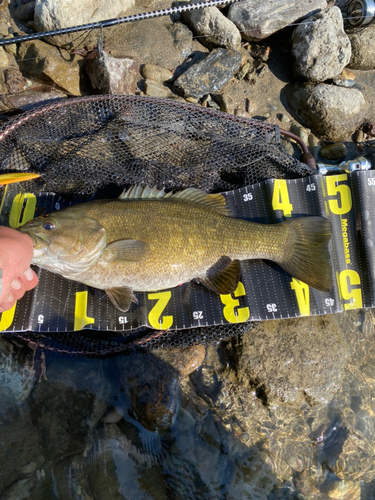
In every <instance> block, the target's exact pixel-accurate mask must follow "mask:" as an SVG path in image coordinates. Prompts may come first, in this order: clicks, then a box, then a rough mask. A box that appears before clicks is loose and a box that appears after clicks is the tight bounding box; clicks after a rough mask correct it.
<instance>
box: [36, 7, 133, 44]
mask: <svg viewBox="0 0 375 500" xmlns="http://www.w3.org/2000/svg"><path fill="white" fill-rule="evenodd" d="M133 6H134V0H113V1H111V2H107V1H105V0H98V1H97V2H92V1H91V0H82V2H80V4H79V9H77V4H76V3H75V2H74V0H64V1H59V0H35V11H34V25H35V28H36V30H37V31H50V30H57V29H60V28H68V27H70V26H80V25H81V24H88V23H94V22H97V21H103V20H105V19H115V18H117V17H122V16H123V15H124V14H125V13H126V12H127V11H128V10H129V9H130V8H131V7H133ZM85 36H87V32H84V33H78V34H77V33H72V34H68V35H59V36H55V37H53V38H49V39H48V41H49V42H50V43H53V44H55V45H58V46H60V47H62V46H66V45H68V44H71V42H72V40H75V39H77V37H78V38H84V37H85ZM94 36H95V38H96V39H97V37H98V33H97V32H95V34H94ZM86 43H87V42H86Z"/></svg>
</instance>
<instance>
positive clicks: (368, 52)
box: [348, 25, 375, 70]
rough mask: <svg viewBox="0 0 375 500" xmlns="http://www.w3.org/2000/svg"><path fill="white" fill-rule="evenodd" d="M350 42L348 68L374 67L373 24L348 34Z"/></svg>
mask: <svg viewBox="0 0 375 500" xmlns="http://www.w3.org/2000/svg"><path fill="white" fill-rule="evenodd" d="M349 39H350V43H351V44H352V57H351V59H350V62H349V65H348V66H349V68H352V69H361V70H370V69H375V26H373V25H372V26H368V27H366V28H365V29H363V30H358V31H356V32H355V33H351V34H349Z"/></svg>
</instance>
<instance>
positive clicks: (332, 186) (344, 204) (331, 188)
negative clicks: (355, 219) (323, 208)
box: [325, 174, 353, 215]
mask: <svg viewBox="0 0 375 500" xmlns="http://www.w3.org/2000/svg"><path fill="white" fill-rule="evenodd" d="M347 179H348V176H347V175H346V174H341V175H331V176H328V177H326V178H325V180H326V186H327V195H328V196H335V198H336V199H334V200H328V206H329V209H330V210H331V212H332V213H333V214H335V215H342V214H347V213H348V212H350V210H351V208H352V204H353V202H352V193H351V191H350V187H349V186H347V185H346V184H339V182H340V181H346V180H347ZM339 201H340V203H339Z"/></svg>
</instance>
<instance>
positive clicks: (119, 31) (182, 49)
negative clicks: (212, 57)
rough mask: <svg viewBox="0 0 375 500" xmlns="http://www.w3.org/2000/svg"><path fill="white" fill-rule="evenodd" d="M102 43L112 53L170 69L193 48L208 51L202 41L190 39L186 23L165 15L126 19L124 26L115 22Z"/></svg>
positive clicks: (181, 61)
mask: <svg viewBox="0 0 375 500" xmlns="http://www.w3.org/2000/svg"><path fill="white" fill-rule="evenodd" d="M140 33H142V36H139V35H140ZM104 45H105V50H106V52H107V53H108V54H110V55H111V56H112V57H118V58H124V57H127V58H132V59H136V60H137V61H140V63H142V64H148V63H150V64H156V65H158V66H161V67H163V68H167V69H168V70H170V71H174V70H175V68H177V67H179V66H180V65H181V64H182V63H183V62H184V61H185V59H186V58H187V57H188V56H189V55H190V54H192V53H193V52H194V50H197V51H199V52H201V53H202V52H203V53H205V52H207V49H206V48H205V47H203V45H201V44H200V43H198V42H196V41H194V42H193V33H192V32H191V31H190V30H189V28H188V27H187V26H185V25H184V24H182V23H174V24H172V23H171V21H170V20H169V18H167V17H159V18H155V19H148V20H144V21H137V22H136V23H129V24H127V25H126V29H124V26H115V27H114V28H113V29H111V30H110V31H107V30H105V31H104ZM150 47H152V50H150ZM175 76H176V75H175Z"/></svg>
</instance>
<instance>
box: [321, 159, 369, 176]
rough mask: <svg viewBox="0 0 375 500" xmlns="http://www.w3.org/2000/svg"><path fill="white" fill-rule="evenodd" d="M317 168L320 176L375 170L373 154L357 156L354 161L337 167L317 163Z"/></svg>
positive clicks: (344, 162) (343, 162)
mask: <svg viewBox="0 0 375 500" xmlns="http://www.w3.org/2000/svg"><path fill="white" fill-rule="evenodd" d="M316 166H317V168H318V170H319V173H320V175H330V174H341V173H347V174H351V173H352V172H358V171H361V170H372V169H375V154H367V155H364V156H359V157H358V158H355V159H354V160H349V161H342V162H341V163H340V164H339V165H325V164H324V163H317V165H316Z"/></svg>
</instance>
